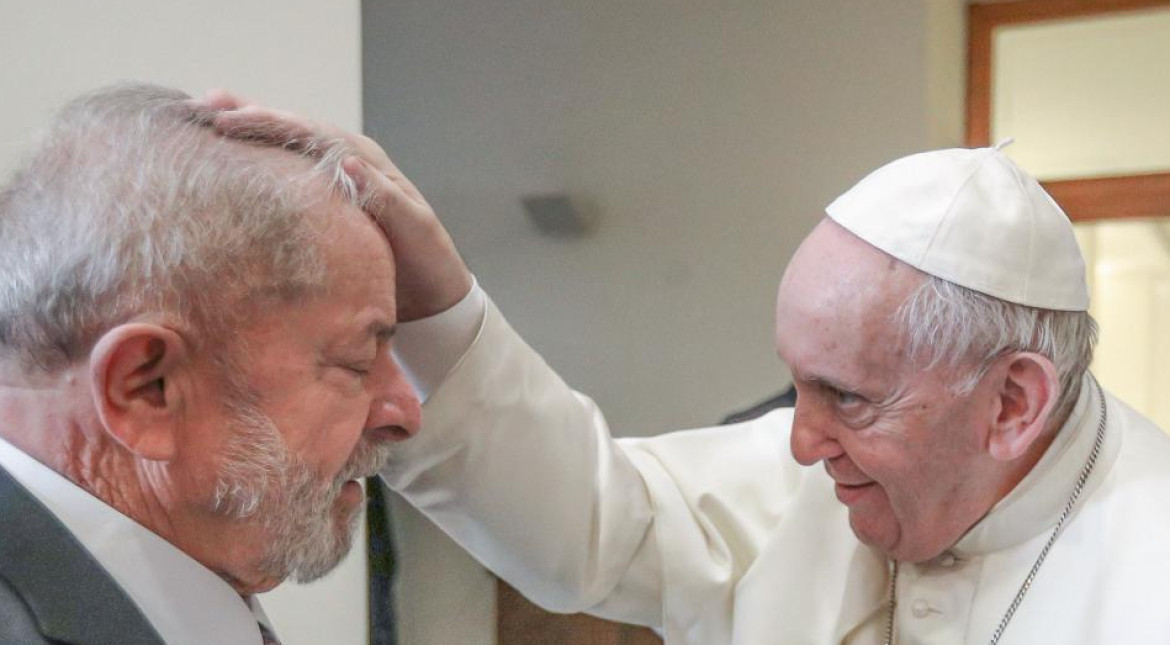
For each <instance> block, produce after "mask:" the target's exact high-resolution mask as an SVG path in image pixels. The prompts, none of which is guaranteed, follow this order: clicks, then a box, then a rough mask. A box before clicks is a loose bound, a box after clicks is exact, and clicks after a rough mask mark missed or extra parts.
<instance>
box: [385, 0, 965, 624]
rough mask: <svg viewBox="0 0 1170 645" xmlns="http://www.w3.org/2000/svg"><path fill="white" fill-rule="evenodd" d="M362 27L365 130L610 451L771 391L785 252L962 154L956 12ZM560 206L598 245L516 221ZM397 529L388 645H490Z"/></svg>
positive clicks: (561, 4)
mask: <svg viewBox="0 0 1170 645" xmlns="http://www.w3.org/2000/svg"><path fill="white" fill-rule="evenodd" d="M363 29H364V34H365V43H366V45H365V68H366V75H365V106H366V112H365V115H366V122H367V130H368V131H369V132H370V133H371V134H373V135H374V136H375V137H376V138H377V139H379V140H380V141H382V142H383V143H384V144H386V145H387V146H388V147H389V149H390V151H391V152H392V154H393V155H394V156H395V158H396V159H397V161H398V162H399V164H400V165H401V167H402V168H403V170H404V171H405V172H406V173H407V174H409V175H410V176H411V177H413V178H414V179H415V181H416V183H418V184H419V186H420V188H421V189H422V191H423V192H424V193H425V194H426V195H427V196H428V198H429V199H430V200H431V203H432V204H434V205H435V206H436V208H437V209H438V210H439V212H440V215H441V216H442V217H443V218H444V221H445V222H446V223H447V225H448V226H449V227H450V229H451V231H452V233H453V235H454V237H455V239H456V242H457V243H458V244H459V246H460V248H461V249H462V250H463V252H464V254H465V256H466V258H467V259H468V261H469V262H470V264H471V266H472V269H473V270H474V271H475V272H476V274H477V276H478V277H479V279H480V281H481V282H482V284H483V285H484V286H485V287H486V288H487V290H488V291H489V293H491V295H492V296H493V297H494V298H495V299H496V301H497V302H498V303H499V304H500V305H501V307H502V309H503V311H504V312H505V314H506V315H507V316H508V317H509V319H510V320H511V321H512V322H513V324H514V325H515V326H516V327H517V328H518V329H519V330H520V331H521V333H523V334H524V336H525V337H526V338H527V339H528V340H529V342H531V343H532V344H533V345H534V346H535V347H536V348H537V349H538V350H539V351H540V352H541V353H542V354H543V355H544V356H545V357H546V358H547V359H548V360H549V362H550V363H551V364H552V365H553V366H554V367H556V368H557V369H558V370H559V371H560V372H561V373H562V375H563V376H564V377H565V378H566V379H567V380H568V381H569V382H570V383H572V384H573V385H575V386H576V387H578V388H579V389H581V390H583V391H584V392H586V393H588V394H590V395H592V396H593V397H594V398H596V400H597V401H598V402H599V403H600V405H601V407H602V408H603V409H604V410H605V411H606V412H607V414H608V416H609V419H610V421H611V423H612V425H613V427H614V428H615V429H616V431H617V432H619V433H621V434H650V433H655V432H660V431H663V430H668V429H674V428H682V427H687V426H697V425H705V424H710V423H713V422H715V421H718V420H719V419H720V418H721V417H722V416H723V415H724V414H726V413H727V412H729V411H731V410H733V409H737V408H741V407H743V406H746V405H750V404H752V403H755V402H756V401H758V400H760V399H762V398H764V397H767V396H769V395H771V394H773V393H775V392H777V391H779V390H780V389H781V388H782V387H784V386H786V384H787V382H788V375H787V373H786V371H785V368H784V366H783V365H782V364H781V363H780V362H779V361H778V360H777V359H776V357H775V355H774V352H773V349H772V317H773V313H772V309H773V300H774V297H775V289H776V286H777V284H778V281H779V277H780V273H781V271H782V269H783V267H784V265H785V264H786V263H787V261H788V258H789V257H790V256H791V254H792V252H793V250H794V249H795V248H796V245H797V244H798V242H799V241H800V239H801V237H803V235H804V234H805V233H806V232H807V231H808V230H809V229H811V228H812V226H813V225H814V224H815V223H816V222H817V221H818V219H819V218H820V217H821V213H822V210H823V208H824V206H825V204H826V203H828V202H829V201H830V200H831V199H833V198H834V197H835V196H836V195H837V194H839V193H840V192H842V191H844V190H845V189H846V188H848V187H849V186H850V185H851V184H852V183H853V182H855V181H857V180H858V179H860V178H861V176H862V175H863V174H864V173H865V172H867V171H868V170H871V169H873V168H874V167H876V166H877V165H879V164H881V163H882V162H884V161H887V160H890V159H893V158H895V157H898V156H900V155H903V154H907V153H910V152H914V151H919V150H922V149H925V148H929V147H935V146H944V145H957V144H959V143H960V141H961V115H962V108H961V104H962V87H963V79H962V69H963V65H962V61H963V59H964V50H963V13H962V4H961V3H960V2H958V1H957V0H956V1H953V2H952V1H950V0H892V1H889V2H858V1H856V0H785V1H783V2H777V1H775V0H755V1H745V0H733V1H730V2H709V1H706V0H639V1H638V2H580V1H574V0H509V1H508V2H503V1H499V0H487V1H485V0H446V1H444V2H432V1H430V0H398V1H396V2H367V3H366V4H365V7H364V25H363ZM561 190H563V191H568V192H569V193H571V194H572V195H573V196H574V197H576V198H578V199H580V200H581V203H582V205H584V206H586V207H591V208H594V209H596V212H597V213H598V215H599V217H600V228H599V229H598V231H597V233H596V234H595V235H594V236H592V237H589V238H586V239H581V240H577V241H565V240H553V239H548V238H544V237H541V236H539V235H538V234H537V233H536V232H535V231H534V230H533V228H532V227H531V226H530V225H529V223H528V222H527V221H526V219H525V215H524V213H523V211H522V209H521V206H520V201H519V200H520V197H521V196H522V195H524V194H527V193H537V192H547V191H561ZM424 431H425V428H424ZM403 523H404V525H405V526H404V531H405V532H407V533H408V534H415V535H423V536H426V538H427V539H428V540H433V541H427V542H425V543H421V544H420V543H412V542H409V541H407V542H404V544H403V550H404V555H405V559H404V563H403V566H404V567H405V569H404V571H403V579H404V584H405V587H404V589H403V591H402V593H401V594H400V603H401V604H402V606H403V608H404V612H403V621H404V623H403V628H404V632H403V635H404V638H403V643H404V645H424V644H425V645H431V644H434V645H440V644H444V643H456V642H458V643H491V642H492V620H493V613H492V605H491V601H490V595H491V593H492V587H491V583H490V580H488V579H487V578H485V577H483V576H482V575H481V574H478V573H475V569H474V567H473V566H471V565H470V564H469V563H467V562H466V561H464V560H463V559H462V558H463V556H461V555H459V554H458V552H457V551H453V550H448V549H446V548H444V549H443V550H442V551H441V552H442V553H443V554H444V558H443V559H442V560H439V559H435V558H430V557H428V555H427V554H429V553H430V551H431V550H432V549H435V548H436V547H435V544H437V543H438V540H440V539H442V538H441V534H439V533H438V532H437V531H435V530H434V529H433V528H429V527H425V528H424V527H419V526H417V525H416V524H415V517H414V516H413V515H411V516H409V517H408V518H405V519H404V520H403ZM412 551H413V552H412ZM434 581H440V582H438V583H435V582H434ZM452 588H454V589H457V590H458V591H457V592H456V594H455V596H454V597H453V596H452V595H451V593H452V592H451V589H452ZM477 599H478V600H477ZM423 617H426V618H425V619H423ZM431 617H437V618H440V619H441V618H443V617H445V619H446V621H445V622H440V623H433V622H431V621H430V618H431Z"/></svg>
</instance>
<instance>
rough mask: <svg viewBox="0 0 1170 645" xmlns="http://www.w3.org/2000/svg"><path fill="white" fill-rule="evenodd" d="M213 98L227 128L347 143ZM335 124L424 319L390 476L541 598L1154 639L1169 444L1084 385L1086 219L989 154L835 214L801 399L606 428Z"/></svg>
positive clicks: (413, 203)
mask: <svg viewBox="0 0 1170 645" xmlns="http://www.w3.org/2000/svg"><path fill="white" fill-rule="evenodd" d="M211 103H213V104H215V105H216V106H217V107H220V108H223V109H225V111H224V113H223V114H221V115H219V116H217V117H216V120H215V122H216V126H217V127H218V128H219V129H221V130H222V131H225V132H233V133H236V134H237V135H241V136H243V135H248V136H255V137H259V138H262V139H264V138H267V139H268V140H270V141H275V142H277V143H280V142H281V141H282V138H283V139H284V142H285V143H288V142H289V141H290V140H291V141H292V142H294V143H295V141H296V140H298V139H305V138H308V137H312V136H322V135H324V134H326V133H327V134H328V136H336V137H346V136H347V135H345V134H344V133H341V132H337V131H335V130H331V129H330V128H328V127H327V126H322V125H319V124H313V123H309V122H306V121H303V120H301V119H298V118H296V117H295V116H291V115H287V114H283V113H279V112H274V111H269V110H265V109H263V108H258V107H255V106H244V107H242V108H241V107H240V106H239V105H237V104H235V103H234V102H233V101H232V100H224V99H223V98H222V97H221V98H220V99H218V100H213V101H211ZM235 108H240V109H235ZM273 133H279V136H272V134H273ZM350 140H351V142H352V143H353V145H354V148H355V149H356V150H360V151H361V154H362V156H363V158H364V162H365V163H364V164H363V165H362V167H361V168H360V170H361V172H360V173H357V174H355V178H356V179H358V180H359V181H361V182H362V184H363V185H365V186H367V187H372V188H371V189H370V190H371V193H372V194H375V195H376V197H374V201H375V202H376V203H378V204H381V205H382V209H381V210H380V211H379V212H380V214H381V218H382V219H381V221H382V222H383V226H384V227H385V229H386V230H387V232H388V235H389V238H390V240H391V242H392V244H393V245H394V247H395V251H396V257H397V259H398V265H397V266H398V271H399V291H398V296H399V298H400V299H402V300H403V301H405V302H409V303H410V306H411V309H412V312H413V313H412V316H411V317H412V318H414V317H422V316H425V317H424V318H423V319H421V320H418V321H416V322H412V323H408V324H404V325H402V328H401V332H400V334H399V337H398V343H397V348H396V352H397V353H398V355H399V356H400V357H401V358H402V359H403V367H404V368H405V369H407V370H408V372H410V373H412V374H413V377H414V378H415V380H416V382H417V386H418V387H419V389H420V391H421V392H422V393H423V394H426V395H428V398H427V400H426V403H425V406H424V409H425V411H426V415H427V423H426V426H425V428H424V429H423V430H422V431H421V432H420V434H419V435H418V436H417V437H415V438H414V439H412V440H411V441H409V442H405V443H403V444H400V445H399V446H396V447H395V450H394V456H393V457H392V458H391V461H390V463H389V467H388V469H387V470H386V471H385V472H384V476H385V478H386V479H387V481H388V482H389V483H390V484H391V486H392V487H393V488H395V489H397V490H398V491H400V492H401V493H402V494H403V495H404V496H405V497H406V499H407V500H408V501H410V502H411V503H413V504H415V505H416V506H417V507H418V508H420V509H421V510H422V511H423V512H424V513H425V514H427V515H428V516H429V517H430V518H431V519H433V520H434V521H435V522H436V523H438V524H439V525H440V526H442V527H443V528H444V529H446V530H447V531H448V533H450V534H451V535H452V536H454V538H455V539H456V540H457V541H458V542H459V543H461V544H462V545H463V546H464V547H466V548H467V549H468V550H469V551H470V552H471V553H473V554H474V555H476V556H477V557H478V558H479V559H480V560H481V561H482V562H484V563H485V564H486V565H487V566H488V567H489V568H491V569H492V570H493V571H495V572H496V573H497V574H499V575H500V576H501V577H503V578H504V579H505V580H507V581H509V582H510V583H512V584H513V585H514V586H515V587H517V588H518V589H519V590H520V591H521V592H523V593H525V594H526V595H528V596H529V597H530V598H532V599H533V600H535V601H536V602H538V603H539V604H542V605H543V606H545V607H547V608H550V609H553V610H557V611H566V612H574V611H586V612H590V613H594V614H597V615H600V616H604V617H608V618H612V619H615V620H622V621H627V622H635V623H640V624H644V625H651V626H656V627H660V628H661V629H662V630H663V632H664V634H665V638H666V642H667V643H668V644H672V645H674V644H678V645H681V644H684V643H685V644H690V645H721V644H728V643H731V644H735V645H763V644H773V643H775V644H797V645H824V644H829V643H834V644H836V643H841V644H847V645H872V644H877V643H884V644H887V645H888V644H891V643H898V644H899V645H906V644H910V643H923V644H925V643H930V644H932V645H938V644H958V643H988V642H990V643H1004V644H1007V643H1017V644H1025V643H1026V644H1033V643H1061V644H1062V645H1067V644H1086V645H1088V644H1097V643H1127V644H1128V643H1155V642H1157V643H1160V642H1166V641H1167V638H1168V635H1170V612H1167V611H1166V606H1167V603H1168V602H1170V593H1167V592H1166V590H1165V589H1166V580H1167V579H1170V501H1168V500H1170V439H1168V438H1167V437H1166V435H1165V434H1164V433H1162V432H1161V431H1160V430H1159V429H1158V428H1157V427H1156V426H1155V425H1154V424H1153V423H1151V422H1150V421H1149V420H1148V419H1145V418H1144V417H1142V416H1141V415H1140V414H1138V413H1137V412H1135V411H1134V410H1133V409H1131V408H1130V407H1128V406H1127V405H1126V404H1125V403H1123V402H1121V401H1120V400H1118V399H1117V398H1115V397H1113V396H1112V395H1110V394H1109V393H1107V392H1105V391H1104V390H1103V389H1102V388H1101V387H1100V386H1099V385H1098V384H1097V383H1096V381H1095V379H1094V378H1093V377H1092V375H1091V374H1090V373H1089V371H1088V367H1089V364H1090V362H1091V359H1092V354H1093V345H1094V341H1095V335H1096V328H1095V325H1094V323H1093V321H1092V318H1091V317H1090V316H1089V314H1088V305H1089V292H1088V288H1087V285H1086V281H1085V267H1084V262H1083V260H1082V257H1081V253H1080V250H1079V248H1078V246H1077V243H1076V240H1075V238H1074V236H1073V231H1072V227H1071V225H1070V223H1069V221H1068V218H1067V217H1066V216H1065V215H1064V213H1063V212H1062V211H1061V210H1060V208H1059V207H1058V206H1057V205H1056V204H1055V203H1054V202H1053V201H1052V199H1051V198H1050V197H1049V196H1048V195H1047V194H1046V193H1045V192H1044V190H1043V189H1042V188H1041V186H1040V185H1039V184H1038V183H1037V182H1036V181H1035V180H1034V179H1033V178H1031V177H1030V176H1028V175H1027V174H1026V173H1024V172H1023V171H1021V170H1020V169H1019V168H1018V167H1017V166H1016V165H1015V164H1014V163H1013V162H1012V161H1011V160H1010V159H1009V158H1008V157H1006V156H1005V155H1004V154H1003V152H1002V151H1001V150H999V149H998V148H985V149H979V150H966V149H955V150H940V151H933V152H927V153H921V154H918V155H912V156H910V157H906V158H903V159H899V160H896V161H894V162H892V163H890V164H888V165H886V166H884V167H882V168H880V169H878V170H877V171H875V172H874V173H872V174H871V175H869V176H868V177H866V178H865V179H863V180H862V181H861V182H860V183H859V184H858V185H856V186H855V187H853V188H852V189H850V190H849V191H847V192H846V193H845V194H844V195H842V196H841V197H840V198H838V199H837V200H835V201H834V202H833V203H832V204H831V205H830V206H829V207H828V209H827V212H826V215H827V216H826V217H825V218H824V219H823V220H822V221H821V222H820V223H819V224H818V225H817V226H816V228H815V229H814V230H813V231H812V232H811V233H810V234H809V235H808V237H807V238H806V239H805V240H804V242H803V243H802V244H801V246H800V248H799V250H798V251H797V253H796V255H795V256H794V257H793V259H792V261H791V263H790V264H789V266H788V268H787V269H786V271H785V274H784V277H783V279H782V280H781V284H780V288H779V292H778V297H777V305H776V325H775V330H776V335H775V345H776V350H777V352H778V354H779V355H780V357H781V358H782V359H783V360H784V361H785V362H786V363H787V365H788V367H789V368H790V370H791V372H792V375H793V379H794V381H795V385H796V388H797V390H798V392H799V397H798V400H797V405H796V408H795V410H794V411H793V410H782V411H777V412H773V413H771V414H769V415H766V416H764V417H762V418H760V419H757V420H755V421H751V422H747V423H744V424H740V425H735V426H730V427H722V428H708V429H699V430H693V431H687V432H678V433H668V434H665V435H661V436H657V437H652V438H646V439H624V440H615V439H613V438H612V437H611V436H610V433H609V430H608V428H607V425H606V422H605V419H604V417H603V416H602V414H601V412H600V411H599V410H598V409H597V407H596V406H594V405H593V403H592V402H591V401H590V400H589V399H588V398H586V397H585V396H583V395H580V394H578V393H576V392H574V391H573V390H571V389H570V388H569V387H568V386H567V385H566V384H565V383H563V382H562V381H561V380H560V378H558V377H557V375H556V374H555V373H554V372H553V371H552V370H551V369H550V368H549V367H548V366H547V365H546V364H545V363H544V362H543V361H542V360H541V359H540V357H539V356H537V355H536V354H535V353H534V352H533V351H532V350H531V349H530V348H528V347H527V346H526V345H525V344H524V343H523V341H522V340H521V339H520V338H519V337H518V336H517V335H516V334H515V332H513V331H512V330H511V328H510V327H509V326H508V324H507V323H506V321H505V320H504V319H503V317H502V316H501V314H500V312H499V311H498V310H497V309H496V308H495V307H494V306H493V305H492V303H491V301H490V300H489V299H488V298H487V297H486V294H485V293H484V292H483V291H482V290H481V289H480V288H479V287H470V288H469V287H468V286H466V285H470V284H471V280H470V277H469V275H468V274H467V270H466V267H465V266H464V264H463V262H462V260H461V259H460V258H459V256H458V254H457V253H455V252H454V251H453V249H452V247H451V245H450V244H449V238H448V237H447V236H446V234H445V232H444V231H443V228H442V226H441V224H440V223H439V221H438V220H437V219H436V217H435V215H434V212H433V211H432V209H431V208H430V206H429V205H428V204H427V203H426V201H425V200H424V199H423V198H422V196H421V195H419V194H418V191H417V190H415V189H414V187H413V186H411V185H410V183H409V182H408V181H407V180H406V179H405V178H404V177H403V176H402V174H401V173H400V172H399V171H398V169H397V168H395V167H394V165H393V164H392V163H391V162H390V160H389V159H387V158H386V156H385V154H384V153H383V152H382V151H381V150H379V149H377V147H376V146H374V145H372V142H370V141H369V140H367V139H364V138H358V137H350ZM712 189H717V187H712ZM713 216H714V215H713ZM403 276H410V279H408V280H405V281H404V280H403ZM453 290H454V291H458V292H459V293H465V294H466V295H465V296H464V297H463V298H462V299H461V300H459V301H458V303H457V304H454V305H453V306H451V304H450V303H451V300H452V299H451V292H452V291H453ZM428 314H429V315H428Z"/></svg>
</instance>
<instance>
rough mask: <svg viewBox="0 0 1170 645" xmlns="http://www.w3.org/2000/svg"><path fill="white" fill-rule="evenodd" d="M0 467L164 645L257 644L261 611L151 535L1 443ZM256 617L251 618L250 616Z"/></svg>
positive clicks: (25, 455)
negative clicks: (48, 514) (62, 528)
mask: <svg viewBox="0 0 1170 645" xmlns="http://www.w3.org/2000/svg"><path fill="white" fill-rule="evenodd" d="M0 467H2V468H4V470H6V471H8V473H9V474H11V475H12V476H13V477H14V478H15V479H16V481H18V482H19V483H20V484H21V485H22V486H24V487H25V488H26V489H28V491H29V492H31V493H32V494H33V496H34V497H36V498H37V499H38V500H40V502H41V503H42V504H44V505H45V506H46V507H47V508H48V509H49V511H51V512H52V513H53V515H55V516H56V517H57V519H58V520H60V521H61V523H62V524H64V525H65V528H67V529H68V530H69V532H70V533H72V534H73V536H74V537H75V538H76V539H77V540H78V541H79V542H80V543H81V544H82V546H84V547H85V549H86V550H87V551H89V553H90V554H91V555H92V556H93V557H94V559H96V560H97V561H98V563H99V564H101V566H102V568H103V569H105V570H106V573H108V574H109V575H110V577H112V578H113V579H114V581H115V582H116V583H117V584H118V586H120V587H121V588H122V590H123V591H125V592H126V595H127V596H129V597H130V599H131V600H132V601H134V604H136V605H138V608H139V609H140V610H141V611H142V614H143V615H144V616H145V617H146V619H147V620H148V621H149V622H150V624H151V625H152V626H153V627H154V629H155V631H157V632H158V634H159V636H161V637H162V639H163V641H165V642H166V643H168V644H169V645H212V644H214V645H261V638H260V629H259V628H258V627H257V621H263V622H265V624H267V618H266V617H265V616H264V613H263V610H262V609H261V608H260V604H259V603H258V602H257V601H256V600H255V599H254V598H249V599H248V600H247V601H245V600H244V599H243V598H241V597H240V595H239V594H238V593H236V591H235V590H234V589H232V587H231V586H230V585H228V583H226V582H224V581H223V580H222V579H221V578H220V577H219V576H217V575H216V574H214V573H212V572H211V571H210V570H209V569H207V568H206V567H204V566H203V565H201V564H199V563H198V562H196V561H195V560H193V559H192V558H190V557H189V556H188V555H187V554H185V553H183V552H182V551H180V550H179V549H177V548H175V547H174V546H173V545H172V544H171V543H170V542H167V541H166V540H164V539H162V538H161V537H159V536H158V535H156V534H154V533H153V532H151V531H150V530H149V529H147V528H145V527H143V526H142V525H140V524H138V523H137V522H135V521H134V520H132V519H130V518H128V517H126V516H125V515H122V514H121V513H119V512H118V511H116V510H114V509H113V508H112V507H110V506H108V505H106V504H105V503H104V502H102V501H101V500H99V499H97V498H96V497H94V496H92V495H90V494H89V493H88V492H86V491H85V490H83V489H81V488H80V487H78V486H77V485H75V484H74V483H73V482H71V481H69V480H68V479H66V478H65V477H62V476H61V475H60V474H58V473H57V472H56V471H54V470H52V469H50V468H48V467H46V466H45V465H44V464H41V463H40V462H38V461H37V460H35V459H33V458H32V457H30V456H28V455H27V454H25V453H24V452H22V451H20V450H19V449H17V448H16V447H15V446H13V445H12V444H10V443H8V442H6V441H4V440H3V439H0ZM253 612H255V613H253Z"/></svg>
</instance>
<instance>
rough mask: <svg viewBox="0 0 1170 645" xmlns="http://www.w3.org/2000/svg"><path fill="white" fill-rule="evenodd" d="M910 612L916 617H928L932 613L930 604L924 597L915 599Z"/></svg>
mask: <svg viewBox="0 0 1170 645" xmlns="http://www.w3.org/2000/svg"><path fill="white" fill-rule="evenodd" d="M910 613H911V614H913V615H914V617H915V618H926V617H927V616H929V615H930V604H929V603H927V602H926V601H925V600H922V599H919V600H915V601H914V604H913V605H911V606H910Z"/></svg>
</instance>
